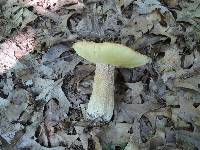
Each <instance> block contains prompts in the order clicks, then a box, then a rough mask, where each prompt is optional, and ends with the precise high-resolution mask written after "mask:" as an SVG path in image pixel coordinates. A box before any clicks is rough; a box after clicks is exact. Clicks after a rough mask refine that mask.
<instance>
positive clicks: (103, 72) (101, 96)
mask: <svg viewBox="0 0 200 150" xmlns="http://www.w3.org/2000/svg"><path fill="white" fill-rule="evenodd" d="M113 109H114V66H112V65H106V64H96V70H95V77H94V83H93V91H92V95H91V97H90V101H89V103H88V109H87V117H88V118H89V119H94V118H97V119H99V120H102V121H108V120H110V119H111V118H112V114H113Z"/></svg>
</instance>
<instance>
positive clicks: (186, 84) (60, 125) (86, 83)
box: [0, 0, 200, 150]
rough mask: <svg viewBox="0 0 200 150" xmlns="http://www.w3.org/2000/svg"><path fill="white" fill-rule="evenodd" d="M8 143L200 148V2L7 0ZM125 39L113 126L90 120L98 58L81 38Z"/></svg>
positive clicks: (3, 129)
mask: <svg viewBox="0 0 200 150" xmlns="http://www.w3.org/2000/svg"><path fill="white" fill-rule="evenodd" d="M0 4H1V7H0V12H1V14H0V24H1V27H0V32H1V35H0V149H26V148H27V149H44V150H45V149H56V150H57V149H58V150H59V149H61V150H62V149H72V150H73V149H74V150H76V149H83V150H84V149H91V150H93V149H96V150H101V149H125V150H130V149H144V150H145V149H147V150H148V149H184V150H186V149H200V145H199V136H200V133H199V127H200V118H199V116H200V109H199V107H200V106H199V103H200V102H199V99H200V98H199V97H200V93H199V88H200V77H199V67H200V66H199V64H200V63H199V62H200V54H199V53H200V52H199V48H198V47H199V37H200V36H199V35H200V34H199V33H200V28H199V17H200V16H199V14H200V13H199V1H198V0H194V1H187V0H183V1H177V0H162V1H159V0H150V1H147V0H135V1H133V0H116V1H113V0H112V1H109V0H106V1H101V0H100V1H98V0H92V1H89V0H87V1H81V0H68V1H64V0H62V1H55V0H45V1H42V0H24V1H21V0H8V1H2V2H0ZM81 39H84V40H89V41H90V40H93V41H98V42H103V41H109V42H115V43H122V44H125V45H127V46H129V47H131V48H134V49H136V50H137V51H139V52H141V53H143V54H146V55H148V56H150V57H151V58H152V59H153V62H152V63H151V64H148V65H145V66H143V67H140V68H135V69H122V68H117V69H116V71H115V73H116V76H115V80H116V85H115V87H116V89H115V95H116V105H115V109H114V116H113V118H112V120H111V122H110V123H104V122H101V123H97V122H91V121H88V120H86V119H85V109H86V107H87V103H88V101H89V97H90V95H91V92H92V83H93V78H94V70H95V66H94V64H90V63H89V62H87V61H86V60H83V59H82V58H80V57H78V56H77V55H76V54H75V52H74V51H73V49H72V48H71V45H72V44H73V43H74V42H76V41H77V40H81Z"/></svg>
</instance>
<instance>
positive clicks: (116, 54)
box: [73, 41, 150, 121]
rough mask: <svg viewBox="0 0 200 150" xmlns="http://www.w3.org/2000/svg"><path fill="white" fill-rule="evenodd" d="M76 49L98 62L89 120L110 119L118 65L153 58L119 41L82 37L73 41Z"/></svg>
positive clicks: (127, 65) (126, 65)
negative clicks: (88, 40)
mask: <svg viewBox="0 0 200 150" xmlns="http://www.w3.org/2000/svg"><path fill="white" fill-rule="evenodd" d="M73 48H74V50H75V51H76V53H77V54H78V55H79V56H81V57H83V58H85V59H86V60H88V61H90V62H92V63H95V64H96V70H95V77H94V83H93V91H92V95H91V97H90V101H89V103H88V108H87V118H88V119H89V120H95V119H97V120H99V121H110V119H111V118H112V115H113V109H114V68H115V66H117V67H124V68H134V67H138V66H141V65H144V64H146V63H148V62H149V61H150V58H148V57H147V56H145V55H142V54H140V53H138V52H136V51H134V50H132V49H131V48H128V47H126V46H124V45H121V44H115V43H109V42H104V43H95V42H86V41H80V42H77V43H75V44H74V45H73Z"/></svg>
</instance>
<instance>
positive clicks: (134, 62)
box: [73, 41, 151, 68]
mask: <svg viewBox="0 0 200 150" xmlns="http://www.w3.org/2000/svg"><path fill="white" fill-rule="evenodd" d="M73 48H74V50H75V51H76V53H77V54H78V55H79V56H81V57H83V58H85V59H86V60H88V61H90V62H92V63H95V64H96V63H102V64H110V65H114V66H117V67H123V68H134V67H138V66H141V65H145V64H146V63H148V62H150V60H151V59H150V58H149V57H147V56H145V55H142V54H140V53H138V52H136V51H134V50H132V49H131V48H129V47H127V46H124V45H121V44H115V43H109V42H104V43H95V42H86V41H81V42H77V43H75V44H74V45H73Z"/></svg>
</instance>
